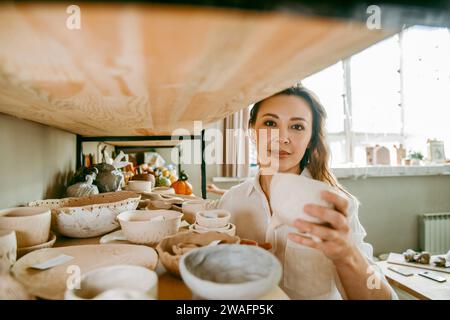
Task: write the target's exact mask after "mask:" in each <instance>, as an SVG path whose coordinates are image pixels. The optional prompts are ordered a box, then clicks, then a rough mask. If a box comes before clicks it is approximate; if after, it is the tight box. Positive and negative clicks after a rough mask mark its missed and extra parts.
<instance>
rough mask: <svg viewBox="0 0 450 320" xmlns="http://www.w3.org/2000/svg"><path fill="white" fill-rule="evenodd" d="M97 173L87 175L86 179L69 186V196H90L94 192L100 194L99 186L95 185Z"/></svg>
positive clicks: (67, 192) (67, 191)
mask: <svg viewBox="0 0 450 320" xmlns="http://www.w3.org/2000/svg"><path fill="white" fill-rule="evenodd" d="M96 176H97V174H96V173H95V172H93V173H92V174H89V175H86V181H83V182H78V183H75V184H73V185H71V186H69V187H67V190H66V194H67V196H68V197H88V196H91V195H94V194H99V191H98V187H97V186H96V185H94V184H93V183H94V180H95V177H96Z"/></svg>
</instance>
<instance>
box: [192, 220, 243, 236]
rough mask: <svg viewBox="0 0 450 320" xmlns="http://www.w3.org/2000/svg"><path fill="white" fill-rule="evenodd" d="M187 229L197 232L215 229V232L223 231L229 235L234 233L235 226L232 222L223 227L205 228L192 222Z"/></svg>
mask: <svg viewBox="0 0 450 320" xmlns="http://www.w3.org/2000/svg"><path fill="white" fill-rule="evenodd" d="M189 230H190V231H194V232H197V233H205V232H210V231H215V232H221V233H225V234H227V235H229V236H234V235H235V234H236V226H235V225H234V224H232V223H229V224H227V225H226V226H225V227H222V228H205V227H202V226H199V225H198V224H196V223H194V224H191V225H190V226H189Z"/></svg>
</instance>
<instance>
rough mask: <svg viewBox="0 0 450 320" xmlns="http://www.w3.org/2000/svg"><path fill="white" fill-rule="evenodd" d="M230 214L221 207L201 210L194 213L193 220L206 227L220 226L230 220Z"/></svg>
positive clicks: (223, 225)
mask: <svg viewBox="0 0 450 320" xmlns="http://www.w3.org/2000/svg"><path fill="white" fill-rule="evenodd" d="M230 217H231V214H230V213H229V212H228V211H226V210H222V209H213V210H202V211H199V212H197V214H196V215H195V222H196V223H197V224H198V225H199V226H202V227H206V228H222V227H225V226H226V225H227V224H228V223H229V222H230Z"/></svg>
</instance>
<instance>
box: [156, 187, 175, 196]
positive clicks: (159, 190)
mask: <svg viewBox="0 0 450 320" xmlns="http://www.w3.org/2000/svg"><path fill="white" fill-rule="evenodd" d="M152 193H157V194H175V189H174V188H171V187H156V188H154V189H153V190H152Z"/></svg>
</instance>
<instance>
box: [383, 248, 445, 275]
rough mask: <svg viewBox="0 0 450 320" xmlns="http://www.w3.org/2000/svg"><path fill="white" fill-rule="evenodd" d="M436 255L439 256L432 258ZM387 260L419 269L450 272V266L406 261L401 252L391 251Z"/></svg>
mask: <svg viewBox="0 0 450 320" xmlns="http://www.w3.org/2000/svg"><path fill="white" fill-rule="evenodd" d="M441 256H442V255H441ZM435 257H437V256H432V257H431V259H430V260H431V261H433V259H434V258H435ZM387 262H388V263H391V264H397V265H402V266H409V267H414V268H417V269H425V270H432V271H437V272H444V273H450V268H443V267H436V266H435V265H434V264H433V263H430V264H420V263H411V262H407V261H405V258H404V257H403V255H402V254H399V253H390V254H389V257H388V259H387Z"/></svg>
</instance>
